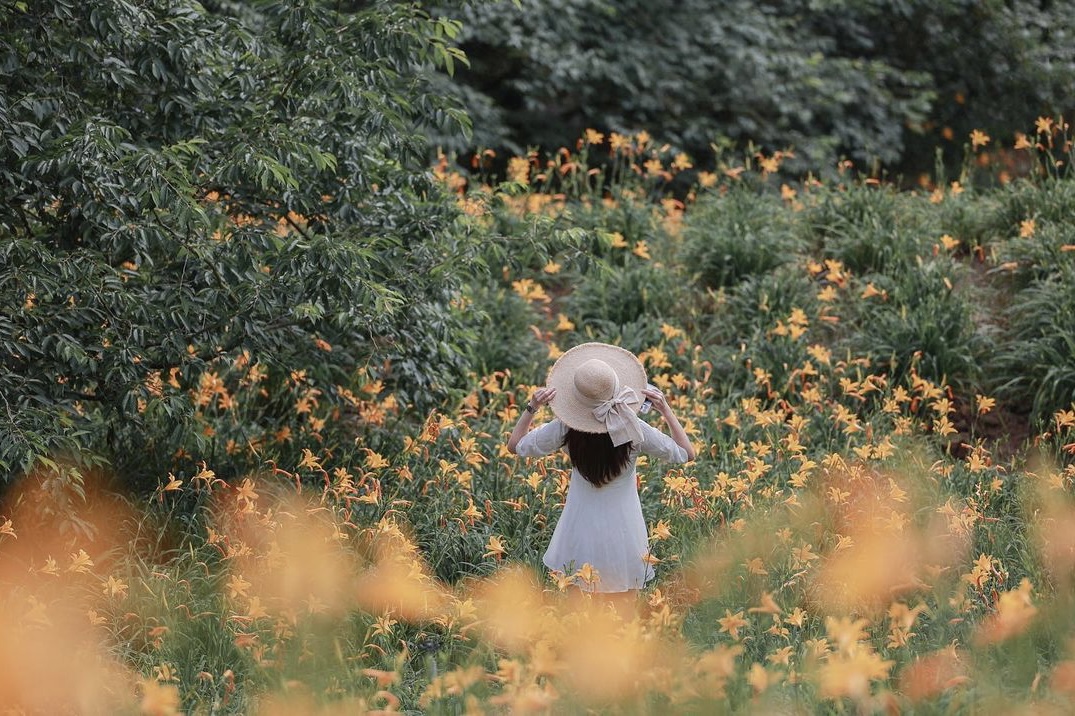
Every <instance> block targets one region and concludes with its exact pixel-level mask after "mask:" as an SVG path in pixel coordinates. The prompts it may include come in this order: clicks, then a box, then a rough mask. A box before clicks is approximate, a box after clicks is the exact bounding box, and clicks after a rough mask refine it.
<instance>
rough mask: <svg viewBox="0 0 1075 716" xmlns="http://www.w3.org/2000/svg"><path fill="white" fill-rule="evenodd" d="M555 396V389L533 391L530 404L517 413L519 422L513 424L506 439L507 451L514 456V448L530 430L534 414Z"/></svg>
mask: <svg viewBox="0 0 1075 716" xmlns="http://www.w3.org/2000/svg"><path fill="white" fill-rule="evenodd" d="M554 395H556V388H538V389H537V390H535V391H534V395H533V396H532V397H531V398H530V402H528V403H527V404H526V408H524V409H523V410H522V411H521V412H520V413H519V421H518V422H517V423H515V428H514V429H513V430H512V431H511V436H510V437H508V450H509V451H510V452H512V453H514V454H518V453H516V452H515V448H516V447H518V445H519V441H520V440H522V439H523V436H525V435H526V433H527V432H529V430H530V423H531V422H532V421H533V420H534V413H536V412H537V411H538V409H539V408H541V406H542V405H545V404H546V403H548V402H549V401H550V400H552V398H553V396H554Z"/></svg>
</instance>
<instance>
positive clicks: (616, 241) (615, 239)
mask: <svg viewBox="0 0 1075 716" xmlns="http://www.w3.org/2000/svg"><path fill="white" fill-rule="evenodd" d="M609 246H611V247H612V248H614V249H625V248H627V241H626V239H624V238H623V234H621V233H620V232H618V231H613V232H612V233H611V234H609Z"/></svg>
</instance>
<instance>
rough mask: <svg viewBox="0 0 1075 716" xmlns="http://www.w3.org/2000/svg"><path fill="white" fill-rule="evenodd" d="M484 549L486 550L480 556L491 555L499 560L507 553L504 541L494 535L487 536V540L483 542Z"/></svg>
mask: <svg viewBox="0 0 1075 716" xmlns="http://www.w3.org/2000/svg"><path fill="white" fill-rule="evenodd" d="M485 549H486V552H485V554H483V555H482V556H483V557H493V558H494V559H496V560H500V559H501V558H502V557H503V556H504V555H505V554H506V553H507V549H506V548H505V547H504V543H503V542H502V541H501V540H500V537H498V536H496V535H491V536H490V537H489V541H488V542H486V543H485Z"/></svg>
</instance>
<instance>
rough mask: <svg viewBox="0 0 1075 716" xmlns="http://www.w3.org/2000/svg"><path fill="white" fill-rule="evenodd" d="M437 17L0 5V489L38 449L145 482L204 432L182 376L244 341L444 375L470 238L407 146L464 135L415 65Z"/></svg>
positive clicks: (249, 350)
mask: <svg viewBox="0 0 1075 716" xmlns="http://www.w3.org/2000/svg"><path fill="white" fill-rule="evenodd" d="M457 30H458V26H457V25H456V24H455V23H452V22H449V21H446V20H442V19H438V18H433V17H431V16H430V15H428V14H427V13H425V12H423V11H422V10H420V9H418V8H417V7H415V6H413V5H404V4H397V3H388V2H376V3H338V2H322V1H321V0H286V1H281V2H272V1H265V2H257V3H230V2H206V3H205V4H204V5H203V4H200V3H198V2H195V1H194V0H146V1H144V2H142V1H140V2H126V1H125V0H33V1H32V2H22V1H12V0H2V2H0V193H2V195H3V197H4V201H3V203H2V205H0V305H2V306H3V309H2V311H0V361H2V363H0V365H2V368H0V396H2V398H0V484H2V483H3V482H4V481H8V480H10V479H12V477H13V476H17V475H19V474H21V473H23V472H25V471H27V470H31V469H34V468H35V467H41V466H46V467H47V466H48V465H49V464H51V463H50V460H52V459H55V458H58V457H62V458H64V459H65V460H68V461H74V462H75V463H76V464H82V465H86V464H93V463H99V462H102V461H107V462H111V463H112V464H113V467H114V469H115V470H116V472H118V473H119V474H121V475H124V476H125V477H127V478H129V479H132V480H138V479H145V478H146V477H152V482H150V483H148V484H156V478H157V477H158V476H159V472H158V473H156V474H154V470H158V471H159V470H160V469H161V467H162V465H163V464H166V463H165V462H164V461H166V460H168V459H169V458H170V456H171V455H172V454H173V452H174V451H175V450H177V449H179V448H181V447H184V446H187V447H189V446H190V445H192V444H195V445H196V444H197V442H198V441H199V440H202V439H203V436H202V431H201V430H200V429H198V428H197V426H195V425H193V423H192V421H191V416H192V414H193V410H194V406H193V403H192V397H191V389H192V388H194V387H196V386H197V385H198V383H199V380H200V379H201V377H202V375H204V374H205V373H206V371H209V370H211V369H213V367H214V366H215V365H217V364H219V363H220V362H221V361H222V360H227V359H231V358H234V357H236V356H238V355H240V354H243V353H244V352H245V354H247V355H248V356H249V359H250V360H251V361H257V362H260V363H261V364H263V365H265V366H266V367H267V368H268V369H279V370H280V371H282V372H284V374H285V375H286V374H287V373H288V372H290V371H293V370H294V371H307V373H306V375H307V376H308V378H309V379H310V380H320V381H322V382H323V385H329V386H331V385H336V384H346V382H347V380H348V378H349V376H351V375H352V374H353V373H354V372H355V371H356V369H357V368H362V367H364V366H368V365H371V364H376V365H377V366H392V368H391V372H390V373H385V374H384V377H385V379H386V381H389V382H390V385H391V386H392V387H393V388H395V389H397V390H398V391H399V394H400V395H401V396H403V397H404V399H405V400H413V401H414V402H415V403H416V404H418V405H422V404H424V403H423V401H424V400H428V399H429V397H430V396H431V395H432V394H433V393H435V392H436V391H437V390H438V388H439V387H440V386H443V385H444V384H445V383H446V382H448V381H450V379H451V376H453V375H458V374H460V373H461V372H463V371H464V370H465V368H466V366H465V361H464V358H463V354H464V351H465V345H462V343H461V342H465V340H466V336H467V335H468V334H467V329H466V326H465V325H464V323H463V315H462V314H461V313H460V312H459V311H458V310H456V309H453V308H452V306H451V303H452V299H453V297H454V296H455V293H456V291H457V289H458V287H459V285H460V280H461V279H460V276H461V275H462V274H463V270H462V269H463V267H464V266H466V265H467V260H468V257H469V255H470V246H469V244H468V239H467V237H466V236H465V235H464V233H463V232H460V231H459V230H457V228H456V220H457V210H456V209H455V203H454V201H453V200H452V199H450V198H448V197H446V196H445V195H444V193H443V192H442V190H441V189H440V188H439V187H438V185H437V184H436V183H435V182H434V181H433V177H432V175H431V173H430V172H429V171H428V169H427V167H428V166H429V156H428V148H427V145H426V141H425V136H426V131H427V129H428V126H427V125H431V124H433V125H436V126H437V127H439V128H440V129H441V130H442V131H443V128H444V127H447V126H450V125H452V124H453V123H454V124H455V126H456V127H457V130H456V131H459V130H460V129H461V130H464V131H465V129H466V123H467V120H466V116H465V114H463V113H462V112H461V111H460V110H458V109H457V108H455V107H454V106H452V105H451V104H449V103H447V102H445V101H443V99H442V97H441V96H440V95H439V94H438V93H437V92H435V91H434V90H433V89H432V88H431V85H430V83H429V77H430V76H431V74H432V70H433V68H434V67H435V66H437V65H439V66H441V67H445V66H448V67H449V69H450V68H451V67H452V66H453V65H454V63H455V62H456V61H458V60H461V59H465V58H462V56H461V54H460V53H459V51H458V50H456V49H454V48H452V47H450V46H449V44H448V43H449V40H450V37H451V36H452V35H453V34H454V33H455V32H456V31H457ZM321 341H323V343H321ZM319 345H320V346H321V347H322V348H319V347H318V346H319ZM326 345H328V346H331V347H332V348H333V350H331V351H325V350H323V348H324V346H326ZM172 381H174V382H175V384H178V385H179V386H181V389H172V388H170V387H169V386H168V385H167V384H168V383H170V382H172ZM162 383H164V386H163V389H162ZM332 398H333V396H332V395H328V394H326V395H325V396H324V399H326V400H330V399H332ZM275 409H277V408H276V407H274V406H273V405H272V404H271V402H268V403H267V404H266V406H265V407H264V409H263V411H262V413H261V414H260V415H259V416H258V418H257V419H258V420H261V421H262V422H265V423H267V424H268V425H271V423H272V421H273V410H275ZM281 409H282V408H281ZM192 441H193V442H192Z"/></svg>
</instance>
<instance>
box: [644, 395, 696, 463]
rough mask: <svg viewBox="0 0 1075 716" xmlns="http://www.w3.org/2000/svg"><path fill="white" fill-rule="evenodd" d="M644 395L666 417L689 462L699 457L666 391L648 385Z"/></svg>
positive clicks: (670, 432) (665, 419) (666, 421)
mask: <svg viewBox="0 0 1075 716" xmlns="http://www.w3.org/2000/svg"><path fill="white" fill-rule="evenodd" d="M642 395H644V396H646V398H647V399H648V400H649V402H650V403H651V404H652V405H653V407H654V408H655V409H656V410H657V412H658V413H660V414H661V417H662V418H664V422H665V424H667V425H668V432H669V434H670V435H671V437H672V440H674V441H675V443H676V445H679V446H680V447H681V448H683V449H684V450H686V451H687V462H690V461H692V460H694V458H695V457H697V453H696V452H695V450H694V445H692V444H691V440H690V438H689V437H687V431H686V430H684V429H683V426H682V425H680V424H679V418H677V417H676V414H675V413H674V412H672V406H670V405H669V404H668V401H667V400H665V398H664V393H662V392H661V391H659V390H657V389H656V388H653V387H650V386H646V387H645V388H643V389H642Z"/></svg>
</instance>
